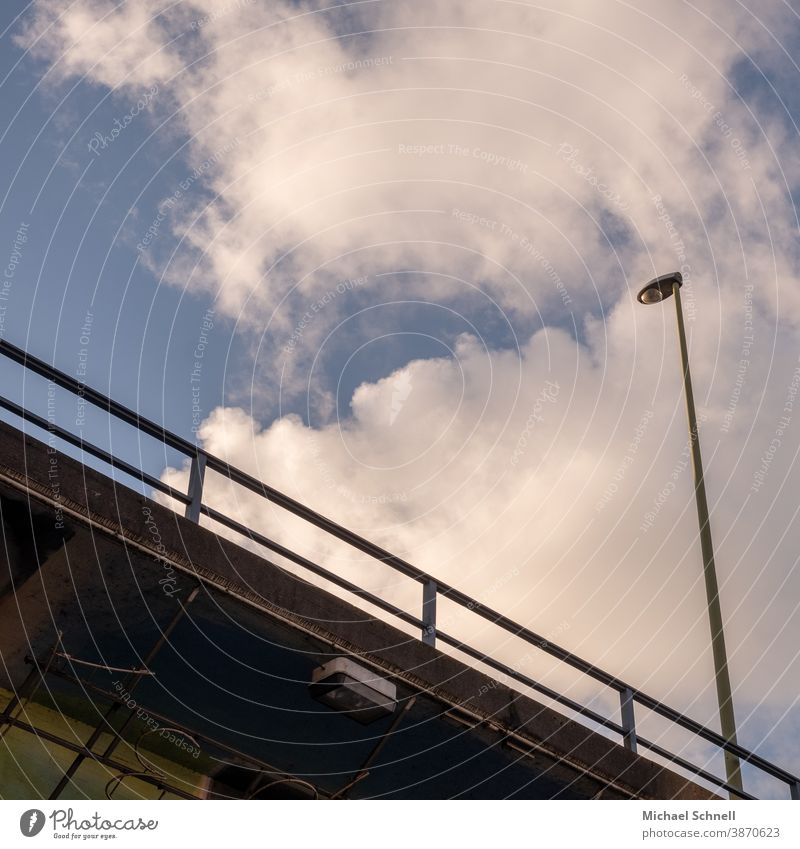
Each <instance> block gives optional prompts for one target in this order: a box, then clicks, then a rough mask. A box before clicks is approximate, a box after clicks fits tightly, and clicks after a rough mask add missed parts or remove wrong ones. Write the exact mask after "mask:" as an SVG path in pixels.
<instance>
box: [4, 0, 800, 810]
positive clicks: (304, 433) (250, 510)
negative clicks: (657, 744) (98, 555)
mask: <svg viewBox="0 0 800 849" xmlns="http://www.w3.org/2000/svg"><path fill="white" fill-rule="evenodd" d="M798 12H800V9H798V8H797V4H796V3H793V2H779V0H761V1H760V2H758V3H756V2H753V0H750V1H749V2H730V0H707V2H704V3H702V4H697V5H693V4H691V3H688V2H683V0H675V2H672V3H667V4H665V3H663V2H662V3H659V2H650V0H644V1H643V2H639V3H636V4H629V3H625V2H616V0H605V2H602V3H598V2H596V0H564V2H559V3H558V4H553V6H551V5H548V4H536V3H533V2H517V0H476V2H473V3H469V4H465V3H459V2H447V0H427V2H423V0H410V2H405V3H402V4H400V3H392V2H388V0H365V2H352V3H347V2H342V3H306V2H302V3H297V2H286V0H278V1H277V2H272V0H271V1H270V2H261V0H216V2H212V0H177V2H160V1H157V0H137V2H121V3H114V2H111V0H74V2H68V0H35V2H31V3H29V4H26V3H14V2H6V3H4V4H3V7H2V12H0V15H2V19H1V20H0V31H2V40H3V48H4V49H3V50H2V51H0V79H2V82H1V83H0V85H1V86H2V95H3V104H4V110H3V114H4V119H3V127H2V133H0V151H1V152H2V156H0V169H2V174H3V180H2V203H1V205H0V234H2V241H3V244H2V245H0V260H2V262H3V266H4V277H3V282H2V291H0V336H2V337H3V338H5V339H8V340H9V341H11V342H13V343H14V344H16V345H19V346H21V347H24V348H26V349H27V350H28V351H30V352H31V353H33V354H35V355H36V356H39V357H41V358H42V359H45V360H48V361H49V362H53V363H55V364H56V366H57V367H59V368H61V369H62V370H64V371H66V372H68V373H70V374H75V375H77V376H81V377H82V378H84V379H85V380H86V382H87V383H88V384H90V385H92V386H94V387H96V388H98V389H100V390H102V391H105V392H108V393H109V394H110V395H111V396H112V397H113V398H115V399H116V400H118V401H120V402H122V403H124V404H126V405H128V406H130V407H133V408H135V409H137V410H139V411H140V412H141V413H142V414H143V415H145V416H147V417H149V418H151V419H154V420H156V421H159V422H164V423H165V425H166V426H167V427H168V428H169V429H171V430H173V431H175V432H177V433H180V434H181V435H183V436H185V437H187V438H189V439H193V440H194V439H197V440H198V441H199V443H200V444H202V445H203V446H204V447H205V448H206V449H207V450H209V451H211V452H213V453H216V454H219V455H220V456H223V457H225V458H226V459H229V460H230V462H232V463H233V464H234V465H237V466H240V467H241V468H244V469H247V470H248V471H250V472H252V473H254V474H256V475H257V476H259V477H260V478H262V479H263V480H265V481H266V482H268V483H269V484H271V485H272V486H275V487H276V488H278V489H281V490H283V491H285V492H287V493H289V494H290V495H292V496H294V497H296V498H298V499H300V500H302V501H304V502H306V503H307V504H309V505H310V506H312V507H313V508H315V509H317V510H319V511H321V512H322V513H325V514H326V515H329V516H331V517H332V518H334V519H336V520H337V521H339V522H342V523H343V524H346V525H347V526H348V527H351V528H353V529H354V530H356V531H358V532H359V533H361V534H363V535H365V536H367V537H369V538H371V539H374V540H375V541H376V542H378V543H380V544H381V545H384V546H386V547H388V548H390V549H391V550H392V551H394V552H396V553H397V554H399V555H401V556H403V557H405V558H406V559H408V560H410V561H411V562H413V563H415V564H416V565H417V566H419V567H420V568H422V569H424V570H426V571H428V572H430V573H431V574H433V575H435V576H437V577H439V578H440V579H441V580H443V581H446V582H448V583H450V584H453V585H455V586H458V587H459V588H460V589H462V590H464V591H465V592H467V593H469V594H471V595H472V596H474V597H476V598H478V599H479V600H481V601H482V602H483V603H485V604H488V605H490V606H491V607H493V608H495V609H498V610H500V611H502V612H503V613H505V614H507V615H508V616H510V617H512V618H513V619H515V620H517V621H519V622H521V623H523V624H525V625H527V626H528V627H530V628H532V629H534V630H536V631H537V632H539V633H542V634H544V635H545V636H547V638H548V639H551V640H554V641H556V642H558V643H560V644H561V645H564V646H566V647H567V648H569V649H571V650H573V651H575V652H576V653H578V654H580V655H582V656H583V657H586V658H587V659H589V660H591V661H592V662H593V663H595V664H597V665H599V666H601V667H603V668H605V669H607V670H608V671H610V672H613V673H614V674H616V675H619V676H621V677H624V678H626V679H628V680H630V681H631V683H633V684H634V685H635V686H638V687H640V688H641V689H643V690H645V691H647V692H649V693H651V694H653V695H654V696H657V697H659V698H663V699H664V700H666V701H667V702H669V703H670V704H671V705H673V706H674V707H676V708H678V709H681V710H685V711H687V712H688V713H690V714H691V715H692V716H693V717H695V718H696V719H698V720H700V721H703V722H706V723H708V724H709V725H711V726H712V727H717V720H716V702H715V695H714V690H713V683H712V682H713V677H712V675H713V666H712V660H711V654H710V647H709V639H708V621H707V615H706V606H705V594H704V588H703V583H702V560H701V556H700V546H699V538H698V533H697V516H696V513H695V506H694V501H693V486H692V471H691V466H690V465H689V463H688V442H687V439H688V437H687V429H686V419H685V408H684V398H683V394H682V392H683V388H682V382H681V372H680V362H679V353H678V347H677V339H676V335H675V313H674V302H673V301H669V302H667V303H664V304H661V305H655V306H648V307H644V306H642V305H640V304H638V303H637V302H636V293H637V292H638V291H639V289H640V288H641V287H642V286H643V285H644V283H645V282H646V281H647V280H649V279H650V278H652V277H654V276H656V275H658V274H664V273H667V272H670V271H673V270H680V271H681V272H682V274H683V279H684V285H683V289H682V302H683V309H684V315H685V319H686V329H687V339H688V344H689V355H690V360H691V367H692V378H693V380H694V388H695V398H696V402H697V406H698V413H699V416H700V420H701V429H700V440H701V444H702V450H703V458H704V462H705V470H706V484H707V489H708V495H709V505H710V508H711V525H712V532H713V536H714V542H715V553H716V562H717V570H718V575H719V580H720V585H721V591H720V594H721V602H722V608H723V615H724V618H725V628H726V639H727V644H728V653H729V663H730V671H731V678H732V681H733V684H734V691H735V692H734V699H735V704H736V711H737V720H738V723H739V739H740V742H741V743H742V744H743V745H745V746H748V747H751V748H753V749H755V750H757V751H758V752H759V753H761V754H763V755H764V756H766V757H769V758H772V759H774V760H776V761H777V762H779V763H780V764H781V765H783V766H785V767H786V768H788V769H790V770H794V771H795V772H798V771H800V743H798V740H800V693H798V685H797V682H798V681H800V659H799V658H798V648H797V647H798V644H799V641H798V633H799V632H800V611H799V610H798V605H800V572H798V569H797V568H796V567H797V560H798V553H797V552H798V551H799V550H800V524H799V523H798V518H797V513H798V509H799V507H798V503H797V499H796V496H795V493H797V492H798V491H800V467H799V466H798V462H797V458H798V452H799V451H800V398H798V391H799V390H800V346H798V344H797V343H798V326H799V325H800V252H799V251H798V241H797V234H798V216H797V208H796V205H795V198H796V197H797V191H798V183H799V182H800V171H799V169H800V165H799V164H798V160H797V156H796V155H795V154H796V150H797V130H798V127H797V121H798V118H799V117H800V99H799V98H798V85H797V83H798V75H799V74H800V68H798V66H797V64H796V61H795V59H794V57H795V56H796V55H798V51H797V48H798V45H799V44H800V16H799V15H798ZM2 375H3V379H4V385H5V386H6V387H7V388H8V394H9V395H10V396H12V397H14V398H15V399H18V400H21V399H24V400H25V402H26V403H28V404H30V406H31V407H32V408H34V409H37V410H39V411H40V412H41V411H42V410H44V409H45V401H46V397H45V396H46V392H45V389H44V387H43V385H42V383H41V381H39V382H37V381H36V380H34V379H31V378H30V377H26V378H23V376H22V375H21V374H20V372H19V371H18V370H16V369H14V368H12V367H11V366H8V365H2ZM58 409H59V413H60V415H61V416H62V418H63V419H64V424H65V426H66V425H67V424H69V423H70V422H72V424H73V425H75V426H78V425H79V426H81V427H83V428H85V433H86V434H87V435H88V436H90V437H91V438H93V439H97V440H98V441H100V442H102V443H103V444H105V445H108V446H110V447H112V448H113V450H114V451H115V453H118V454H119V455H120V456H124V457H125V458H133V459H139V460H140V461H141V462H142V463H143V464H144V465H145V466H147V468H148V471H150V472H152V473H154V474H160V475H162V476H163V477H164V479H165V480H168V481H170V482H174V483H177V484H181V485H185V483H186V481H187V479H188V470H187V469H186V468H185V467H184V466H183V465H182V463H181V461H180V458H178V457H176V456H173V455H169V454H167V455H165V454H164V452H163V450H162V451H160V450H159V448H158V447H157V446H155V445H153V444H151V443H148V442H147V440H139V439H137V438H135V437H134V436H133V435H132V434H130V433H129V432H126V431H125V430H124V429H119V428H116V429H112V428H110V427H109V426H108V425H107V424H106V423H105V421H104V420H103V419H102V417H98V416H96V415H95V416H91V415H90V416H89V417H88V419H87V421H86V422H85V423H83V422H81V423H78V425H76V422H75V418H76V416H75V408H74V399H69V398H66V397H63V398H62V397H61V396H59V404H58ZM206 492H207V497H208V499H209V502H210V503H212V504H219V505H224V506H225V507H226V509H228V510H229V511H232V512H233V513H234V514H235V516H236V517H237V518H239V519H241V520H243V521H247V522H248V523H249V524H250V525H251V526H253V527H255V528H258V529H260V530H262V531H264V532H268V533H270V534H272V535H274V536H275V537H277V538H279V539H280V540H281V541H283V542H286V543H287V544H290V545H292V546H293V547H296V548H299V549H301V550H303V551H304V552H306V553H308V554H309V555H313V556H315V557H318V558H320V559H321V560H322V561H323V562H324V563H325V565H326V566H328V568H331V569H333V570H334V571H337V572H338V573H339V574H342V575H345V576H348V577H350V578H352V579H354V580H358V581H360V582H362V583H363V584H364V585H365V586H368V587H370V588H372V589H373V590H375V591H377V592H381V593H383V594H384V595H385V596H386V597H387V598H391V599H392V600H395V601H396V602H397V603H398V604H401V605H404V606H407V607H408V609H409V610H413V611H415V612H416V611H417V608H418V605H419V598H418V596H419V592H418V587H416V586H413V587H410V586H407V585H406V584H405V583H403V582H402V580H399V579H398V578H397V576H394V575H393V574H391V573H387V572H384V571H381V569H380V568H379V567H377V566H376V565H375V564H374V563H369V562H366V561H365V560H364V559H362V558H360V557H359V556H357V555H356V554H354V553H353V552H349V551H345V550H342V549H341V548H339V547H336V546H334V545H332V544H331V543H330V542H326V541H324V540H321V539H319V538H318V537H317V536H315V535H313V534H309V533H308V531H307V530H305V529H303V528H300V527H298V525H297V523H296V522H294V521H292V520H290V519H289V518H288V517H287V516H285V515H280V514H279V513H277V512H275V511H272V510H271V509H269V508H266V507H265V505H264V504H263V502H259V501H253V500H252V499H250V498H248V497H247V496H246V495H245V494H244V493H242V492H240V491H232V490H231V488H230V487H228V486H227V485H226V482H225V481H222V480H218V479H215V478H214V477H213V476H211V477H210V478H209V480H208V482H207V488H206ZM440 616H441V619H442V621H441V625H442V627H443V628H445V629H446V630H448V631H452V632H453V633H456V634H458V635H461V636H464V637H465V638H469V639H470V641H472V642H474V643H475V644H479V645H480V647H481V648H483V649H485V650H491V651H492V652H494V653H495V654H497V655H498V656H500V657H502V658H503V659H504V660H505V661H506V662H509V663H511V664H512V665H516V666H517V667H518V668H522V669H523V671H526V670H527V671H528V672H530V673H531V674H533V673H535V674H536V675H538V676H540V677H541V678H542V679H543V680H545V681H546V682H548V683H553V684H554V685H557V686H559V687H561V688H563V689H564V690H565V691H566V692H568V694H570V695H571V696H572V697H574V698H577V699H580V700H584V701H586V702H591V703H592V704H597V705H602V706H604V708H606V709H608V710H613V709H614V704H613V698H611V697H610V696H609V694H608V693H604V692H597V691H596V690H594V689H593V688H592V687H591V686H590V685H589V684H588V683H587V682H585V681H581V680H579V679H577V678H576V677H574V676H570V675H568V674H566V673H565V672H564V670H562V669H560V668H556V666H555V665H554V664H549V663H547V662H546V661H544V660H542V659H540V658H533V659H532V658H531V657H530V651H529V648H528V647H526V646H525V644H523V643H521V642H518V641H514V640H513V639H512V638H509V637H508V635H503V634H501V633H500V632H498V631H497V630H496V629H493V628H492V627H491V626H488V625H486V624H485V623H480V622H478V623H476V622H473V621H471V619H470V617H464V616H463V615H461V614H459V613H458V612H457V611H456V610H454V609H452V608H449V607H448V605H447V603H446V602H445V603H443V604H442V605H441V610H440ZM640 719H641V721H642V722H643V724H644V728H645V729H648V728H650V729H651V731H650V733H651V736H655V737H658V738H659V739H662V740H667V739H669V740H670V741H671V742H672V744H674V745H680V746H685V749H683V751H685V752H686V753H692V754H693V755H695V756H696V757H700V758H702V759H705V758H709V764H711V765H712V766H717V767H718V760H716V759H714V758H713V757H712V756H711V755H710V754H709V753H708V752H707V750H705V749H703V748H702V747H700V746H698V745H697V743H696V742H694V741H691V740H686V741H682V740H679V741H676V739H675V738H673V737H670V736H669V735H670V734H672V733H673V732H671V731H669V730H668V729H665V728H663V727H662V726H659V725H657V724H654V723H653V721H652V719H651V718H649V717H640ZM746 779H747V781H748V788H750V789H752V791H753V792H756V793H759V794H763V795H779V791H778V790H776V788H775V786H774V785H773V784H770V783H764V782H763V781H762V779H761V778H759V777H758V776H756V775H754V774H752V773H750V772H748V773H746Z"/></svg>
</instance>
